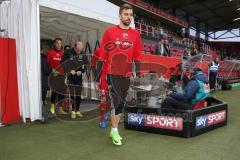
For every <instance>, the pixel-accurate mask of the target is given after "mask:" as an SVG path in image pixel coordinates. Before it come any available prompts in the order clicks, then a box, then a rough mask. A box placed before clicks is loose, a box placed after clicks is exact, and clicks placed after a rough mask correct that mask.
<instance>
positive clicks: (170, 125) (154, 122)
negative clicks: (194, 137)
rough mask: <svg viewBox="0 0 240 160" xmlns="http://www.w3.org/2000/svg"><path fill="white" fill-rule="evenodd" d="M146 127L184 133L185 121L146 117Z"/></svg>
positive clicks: (177, 118)
mask: <svg viewBox="0 0 240 160" xmlns="http://www.w3.org/2000/svg"><path fill="white" fill-rule="evenodd" d="M144 126H148V127H154V128H163V129H170V130H176V131H182V130H183V119H182V118H180V117H170V116H157V115H146V122H145V124H144Z"/></svg>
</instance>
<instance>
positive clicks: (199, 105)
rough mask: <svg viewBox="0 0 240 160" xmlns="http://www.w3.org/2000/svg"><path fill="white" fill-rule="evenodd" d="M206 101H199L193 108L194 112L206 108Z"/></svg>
mask: <svg viewBox="0 0 240 160" xmlns="http://www.w3.org/2000/svg"><path fill="white" fill-rule="evenodd" d="M206 103H207V102H206V101H205V100H201V101H198V102H197V103H196V104H195V105H194V107H193V110H196V109H200V108H204V107H205V106H206Z"/></svg>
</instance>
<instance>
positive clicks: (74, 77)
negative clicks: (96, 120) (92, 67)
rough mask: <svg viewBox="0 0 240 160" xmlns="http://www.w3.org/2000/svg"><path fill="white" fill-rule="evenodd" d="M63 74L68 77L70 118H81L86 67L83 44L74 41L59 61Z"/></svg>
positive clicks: (86, 61) (86, 60)
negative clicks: (70, 102)
mask: <svg viewBox="0 0 240 160" xmlns="http://www.w3.org/2000/svg"><path fill="white" fill-rule="evenodd" d="M61 65H62V67H63V69H64V72H65V73H66V74H67V75H68V77H67V85H68V88H69V92H70V97H71V101H72V113H71V117H72V118H73V119H75V118H76V117H77V116H78V117H83V115H82V113H81V112H80V110H79V109H80V104H81V93H82V81H83V79H82V76H83V74H85V68H86V66H87V65H88V59H87V56H86V55H85V53H84V52H83V43H82V42H81V41H76V43H75V45H74V48H72V49H69V50H67V51H66V52H65V53H64V55H63V57H62V60H61Z"/></svg>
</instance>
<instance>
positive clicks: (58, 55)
mask: <svg viewBox="0 0 240 160" xmlns="http://www.w3.org/2000/svg"><path fill="white" fill-rule="evenodd" d="M63 54H64V51H63V50H62V39H61V38H55V40H54V48H52V49H50V50H49V51H48V52H47V54H46V55H47V61H48V63H49V64H50V66H51V67H52V69H53V72H61V67H60V62H61V60H62V56H63ZM62 99H63V95H61V94H59V93H56V92H55V91H52V95H51V107H50V112H51V113H52V114H54V113H55V107H54V105H55V102H56V100H58V102H60V101H61V100H62ZM59 113H62V114H66V113H65V112H64V111H63V109H62V107H59Z"/></svg>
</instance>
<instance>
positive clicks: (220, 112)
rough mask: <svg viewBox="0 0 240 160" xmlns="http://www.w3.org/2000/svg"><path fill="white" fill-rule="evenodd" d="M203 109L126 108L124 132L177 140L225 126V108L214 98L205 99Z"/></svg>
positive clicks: (143, 106)
mask: <svg viewBox="0 0 240 160" xmlns="http://www.w3.org/2000/svg"><path fill="white" fill-rule="evenodd" d="M205 102H206V103H205V104H207V106H206V107H203V108H199V109H193V110H177V109H161V107H160V105H159V106H156V108H150V107H148V106H147V105H136V106H134V107H130V106H127V107H126V108H125V111H124V112H125V116H124V126H125V128H126V129H130V130H136V131H143V132H153V133H159V134H165V135H171V136H177V137H186V138H188V137H194V136H197V135H200V134H203V133H206V132H208V131H211V130H214V129H216V128H219V127H222V126H225V125H227V117H228V105H227V103H225V102H222V101H220V100H218V99H216V98H213V97H209V98H207V99H206V100H205Z"/></svg>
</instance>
